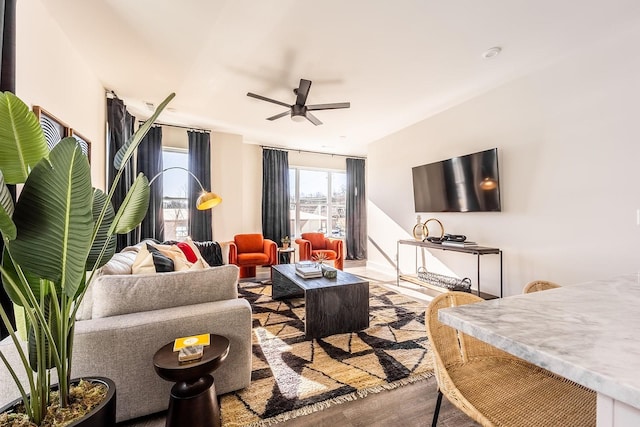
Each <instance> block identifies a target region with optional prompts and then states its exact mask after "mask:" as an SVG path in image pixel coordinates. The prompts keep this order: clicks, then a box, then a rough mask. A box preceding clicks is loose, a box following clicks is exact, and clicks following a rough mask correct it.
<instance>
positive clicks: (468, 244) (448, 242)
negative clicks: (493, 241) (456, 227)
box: [440, 240, 478, 248]
mask: <svg viewBox="0 0 640 427" xmlns="http://www.w3.org/2000/svg"><path fill="white" fill-rule="evenodd" d="M440 243H441V244H442V246H453V247H456V248H468V247H471V246H478V244H477V243H476V242H469V241H464V242H456V241H455V240H443V241H442V242H440Z"/></svg>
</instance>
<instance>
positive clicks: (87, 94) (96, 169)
mask: <svg viewBox="0 0 640 427" xmlns="http://www.w3.org/2000/svg"><path fill="white" fill-rule="evenodd" d="M16 20H17V25H16V95H18V96H19V97H20V98H21V99H22V100H23V101H24V102H26V103H27V105H29V106H33V105H39V106H41V107H42V108H44V109H45V110H47V111H48V112H49V113H51V114H53V115H54V116H56V117H57V118H59V119H60V120H62V121H63V122H65V123H66V124H67V125H68V126H70V127H72V128H74V129H76V130H77V131H78V132H79V133H80V134H82V135H83V136H84V137H86V138H87V139H89V141H91V176H92V182H93V185H94V186H96V187H99V188H102V189H104V188H105V122H106V118H105V117H106V116H105V115H106V112H105V111H106V101H105V92H104V88H103V87H102V84H101V83H100V81H99V80H98V78H97V77H96V76H95V74H93V72H92V71H91V69H90V68H89V67H88V66H87V64H86V63H85V62H84V60H83V59H82V57H80V55H79V54H78V52H77V51H76V50H75V49H74V48H73V47H72V45H71V43H70V42H69V39H67V37H66V36H65V35H64V33H63V32H62V30H61V29H60V27H59V26H58V25H57V24H56V23H55V22H54V21H53V20H52V19H51V18H50V17H49V15H48V12H47V10H46V9H45V7H44V6H43V4H42V3H41V2H40V1H37V0H20V1H18V2H17V10H16Z"/></svg>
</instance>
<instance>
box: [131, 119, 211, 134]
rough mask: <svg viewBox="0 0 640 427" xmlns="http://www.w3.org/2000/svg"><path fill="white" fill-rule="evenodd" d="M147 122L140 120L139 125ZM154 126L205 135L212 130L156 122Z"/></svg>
mask: <svg viewBox="0 0 640 427" xmlns="http://www.w3.org/2000/svg"><path fill="white" fill-rule="evenodd" d="M145 121H146V120H138V123H144V122H145ZM153 125H154V126H168V127H171V128H180V129H188V130H193V131H196V132H204V133H211V129H200V128H196V127H193V126H180V125H170V124H168V123H161V122H155V123H154V124H153Z"/></svg>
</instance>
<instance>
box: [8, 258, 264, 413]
mask: <svg viewBox="0 0 640 427" xmlns="http://www.w3.org/2000/svg"><path fill="white" fill-rule="evenodd" d="M237 283H238V267H236V266H235V265H224V266H220V267H209V268H205V269H202V270H195V271H194V270H190V271H179V272H170V273H162V274H141V275H131V274H125V275H120V274H118V275H102V276H100V277H98V278H96V279H95V280H94V281H93V283H92V284H91V285H90V287H89V289H90V291H89V292H87V295H86V297H85V300H84V301H83V304H82V306H81V309H80V310H79V313H78V316H79V317H78V319H79V320H78V321H77V322H76V333H75V347H74V356H73V359H74V363H73V372H72V376H73V377H74V378H75V377H81V376H91V375H94V376H95V375H97V376H105V377H108V378H110V379H112V380H114V381H115V383H116V393H117V420H118V421H123V420H127V419H131V418H136V417H139V416H142V415H147V414H151V413H154V412H159V411H162V410H165V409H167V406H168V402H169V390H170V388H171V386H172V384H171V383H169V382H167V381H164V380H162V379H161V378H160V377H158V375H157V374H156V373H155V371H154V368H153V361H152V358H153V355H154V353H155V352H156V351H157V350H158V349H159V348H160V347H162V346H163V345H164V344H166V343H168V342H171V341H173V340H174V339H175V338H178V337H182V336H189V335H196V334H202V333H215V334H219V335H224V336H226V337H227V338H228V339H229V341H230V350H229V356H228V357H227V359H226V361H225V362H224V363H223V364H222V366H221V367H220V368H219V369H217V370H216V371H215V373H214V374H213V376H214V378H215V383H216V391H217V392H218V393H219V394H223V393H227V392H230V391H234V390H238V389H241V388H244V387H246V386H248V385H249V383H250V381H251V306H250V305H249V303H248V302H247V301H246V300H245V299H243V298H238V291H237ZM0 351H2V353H3V354H4V355H5V356H6V357H7V358H8V359H10V360H11V361H12V364H13V366H17V364H18V363H19V362H18V361H19V359H18V356H17V351H16V349H15V346H14V345H13V342H12V341H11V338H6V339H5V340H3V341H2V342H0ZM20 370H22V369H20ZM17 397H19V395H18V391H17V389H16V387H15V385H14V383H13V381H12V380H11V377H10V375H9V372H8V370H7V369H6V367H5V366H4V364H3V363H0V406H1V405H3V404H5V403H8V402H10V401H11V400H13V399H15V398H17Z"/></svg>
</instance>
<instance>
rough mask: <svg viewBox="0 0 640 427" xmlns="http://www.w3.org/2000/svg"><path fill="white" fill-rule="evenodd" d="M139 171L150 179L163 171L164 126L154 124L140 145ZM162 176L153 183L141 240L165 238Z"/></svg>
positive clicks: (141, 228) (140, 236)
mask: <svg viewBox="0 0 640 427" xmlns="http://www.w3.org/2000/svg"><path fill="white" fill-rule="evenodd" d="M137 164H138V173H140V172H142V173H143V174H145V176H146V177H147V178H149V180H152V179H153V177H155V176H156V175H158V174H159V173H160V172H162V168H163V166H162V128H161V127H160V126H154V127H152V128H151V129H149V133H147V135H146V136H145V137H144V139H143V140H142V143H141V144H140V145H139V146H138V153H137ZM162 190H163V189H162V177H161V176H159V177H158V178H157V179H156V180H155V181H153V184H152V185H151V194H150V196H149V208H148V209H147V215H146V216H145V217H144V219H143V220H142V224H140V235H139V236H138V237H139V240H140V241H142V240H143V239H147V238H151V239H156V240H158V241H160V242H162V241H163V240H164V217H163V215H162V195H163V191H162Z"/></svg>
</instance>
